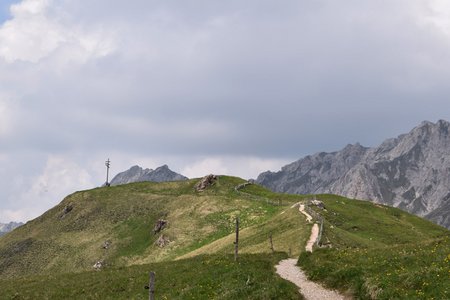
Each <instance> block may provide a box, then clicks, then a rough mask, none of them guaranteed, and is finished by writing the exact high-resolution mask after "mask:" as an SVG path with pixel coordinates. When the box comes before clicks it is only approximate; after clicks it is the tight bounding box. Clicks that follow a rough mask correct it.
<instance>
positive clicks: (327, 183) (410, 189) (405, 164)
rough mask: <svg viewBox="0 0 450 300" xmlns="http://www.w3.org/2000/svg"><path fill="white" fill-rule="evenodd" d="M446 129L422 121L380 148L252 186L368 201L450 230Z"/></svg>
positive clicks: (324, 157)
mask: <svg viewBox="0 0 450 300" xmlns="http://www.w3.org/2000/svg"><path fill="white" fill-rule="evenodd" d="M449 128H450V123H449V122H447V121H444V120H440V121H438V122H437V123H432V122H428V121H425V122H422V123H421V124H420V125H419V126H417V127H415V128H414V129H413V130H411V131H410V132H409V133H407V134H403V135H400V136H398V137H397V138H393V139H388V140H386V141H385V142H383V143H382V144H381V145H380V146H378V147H375V148H366V147H363V146H361V145H359V144H356V145H348V146H346V147H345V148H344V149H342V150H341V151H337V152H332V153H324V152H322V153H317V154H314V155H309V156H306V157H304V158H302V159H300V160H298V161H296V162H293V163H291V164H288V165H286V166H284V167H283V168H282V169H281V171H279V172H270V171H267V172H264V173H262V174H260V175H259V176H258V178H257V180H256V181H257V182H258V183H259V184H261V185H264V186H266V187H268V188H270V189H272V190H274V191H277V192H286V193H292V194H317V193H332V194H338V195H342V196H346V197H350V198H357V199H367V200H372V201H375V202H379V203H383V204H387V205H391V206H395V207H399V208H402V209H404V210H406V211H408V212H411V213H414V214H416V215H419V216H422V217H425V218H427V219H429V220H432V221H433V222H435V223H437V224H440V225H442V226H444V227H447V228H450V200H449V199H450V134H449V131H450V129H449Z"/></svg>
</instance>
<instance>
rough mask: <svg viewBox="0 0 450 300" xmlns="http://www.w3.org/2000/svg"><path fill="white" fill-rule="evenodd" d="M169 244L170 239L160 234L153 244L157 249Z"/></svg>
mask: <svg viewBox="0 0 450 300" xmlns="http://www.w3.org/2000/svg"><path fill="white" fill-rule="evenodd" d="M169 243H170V239H169V238H168V237H166V236H165V235H164V234H161V235H160V236H159V238H158V239H157V240H156V242H155V244H156V245H157V246H158V247H159V248H163V247H165V246H166V245H168V244H169Z"/></svg>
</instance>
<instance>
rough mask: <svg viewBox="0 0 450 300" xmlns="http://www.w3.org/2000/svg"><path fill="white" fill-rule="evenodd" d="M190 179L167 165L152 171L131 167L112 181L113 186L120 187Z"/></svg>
mask: <svg viewBox="0 0 450 300" xmlns="http://www.w3.org/2000/svg"><path fill="white" fill-rule="evenodd" d="M187 179H188V178H187V177H185V176H183V175H181V174H178V173H175V172H173V171H172V170H170V169H169V167H168V166H167V165H164V166H161V167H159V168H156V169H155V170H152V169H142V168H141V167H139V166H134V167H131V168H130V169H129V170H127V171H124V172H121V173H119V174H117V175H116V176H115V177H114V178H113V179H112V180H111V182H110V183H111V185H119V184H125V183H131V182H141V181H154V182H164V181H180V180H187Z"/></svg>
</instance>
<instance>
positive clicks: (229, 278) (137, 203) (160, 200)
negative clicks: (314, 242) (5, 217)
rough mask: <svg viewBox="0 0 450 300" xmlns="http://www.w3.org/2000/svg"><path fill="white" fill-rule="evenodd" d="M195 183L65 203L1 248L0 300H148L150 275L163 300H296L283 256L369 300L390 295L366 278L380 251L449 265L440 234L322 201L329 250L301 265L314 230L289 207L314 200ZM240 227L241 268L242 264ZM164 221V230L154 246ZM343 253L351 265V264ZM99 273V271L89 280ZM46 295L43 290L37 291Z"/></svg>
mask: <svg viewBox="0 0 450 300" xmlns="http://www.w3.org/2000/svg"><path fill="white" fill-rule="evenodd" d="M197 181H198V180H189V181H183V182H169V183H150V182H142V183H133V184H127V185H120V186H114V187H109V188H106V187H103V188H97V189H93V190H89V191H81V192H76V193H74V194H72V195H70V196H68V197H66V198H65V199H64V200H63V201H62V202H61V203H60V204H59V205H57V206H55V207H54V208H52V209H50V210H49V211H47V212H46V213H45V214H43V215H42V216H41V217H39V218H37V219H35V220H33V221H30V222H28V223H27V224H25V225H23V226H22V227H20V228H18V229H16V230H15V231H14V232H12V233H10V234H8V235H6V236H3V237H1V238H0V276H1V277H0V278H1V279H0V290H1V291H2V293H1V295H0V298H2V297H4V298H5V299H11V298H15V299H37V298H71V299H72V298H79V299H86V298H90V299H144V298H146V297H147V295H148V291H146V290H144V289H143V287H144V286H145V285H146V284H147V281H148V272H149V271H151V270H153V271H156V272H157V295H158V299H206V298H208V299H209V298H212V299H214V298H217V299H237V298H245V299H276V298H280V297H281V298H282V299H299V298H300V297H301V296H300V295H299V294H298V292H297V289H296V287H295V286H293V285H292V284H290V283H287V282H284V281H283V280H281V279H280V278H279V277H277V275H276V274H275V272H274V267H273V266H274V265H275V264H276V262H277V261H279V260H280V259H282V258H285V257H287V256H288V254H290V255H291V257H298V256H300V264H301V265H302V266H304V267H305V268H306V269H307V270H308V272H309V274H310V276H311V277H312V278H315V279H318V280H322V281H324V282H326V283H327V284H328V285H330V286H333V287H339V288H340V289H343V290H346V291H349V292H350V293H352V294H354V295H356V296H357V297H359V296H360V295H362V296H361V297H362V298H370V295H375V296H377V297H378V296H383V295H385V294H383V293H381V292H378V290H379V289H383V291H384V290H390V291H391V292H392V288H391V287H390V286H389V285H386V284H385V282H384V281H380V282H379V281H376V280H375V279H373V278H376V276H382V274H384V273H381V269H380V268H381V267H382V266H383V263H380V264H379V266H381V267H380V268H378V269H377V268H375V269H370V268H368V267H363V266H364V263H365V262H364V257H365V255H369V254H367V253H374V254H373V255H375V254H376V253H378V251H379V250H380V249H381V251H382V253H383V255H385V256H397V257H403V256H402V255H403V254H402V253H404V252H402V251H406V250H404V249H413V248H414V247H415V245H418V244H419V243H424V244H423V245H431V244H433V243H434V244H433V245H438V246H436V250H435V252H433V253H428V252H420V251H419V252H414V253H412V252H411V254H410V255H409V258H410V260H414V261H416V260H417V261H426V262H431V261H433V262H435V260H436V261H438V260H439V259H441V258H442V255H444V254H445V253H449V251H448V250H449V247H448V246H449V245H448V235H449V231H448V230H446V229H444V228H441V227H439V226H437V225H434V224H432V223H430V222H428V221H426V220H423V219H420V218H417V217H414V216H411V215H409V214H407V213H404V212H402V211H400V210H398V209H394V208H388V207H385V206H378V205H374V204H372V203H370V202H365V201H357V200H350V199H346V198H342V197H337V196H333V195H319V196H318V198H319V199H320V200H322V201H324V203H325V206H326V208H327V209H326V210H320V209H317V212H318V213H320V214H321V215H322V216H323V218H324V220H325V221H324V232H323V237H322V242H324V243H328V244H329V245H331V246H332V248H330V249H328V248H327V249H319V250H317V251H315V252H314V253H313V254H312V255H311V254H305V253H304V245H305V243H306V240H307V239H308V237H309V232H310V229H311V224H308V223H307V222H306V221H305V218H304V217H303V216H302V215H301V214H300V213H299V212H298V208H295V207H291V206H292V204H294V203H297V202H299V201H304V200H305V199H307V198H308V197H307V196H299V195H284V194H276V193H272V192H270V191H268V190H266V189H264V188H262V187H261V186H258V185H249V186H246V187H245V188H243V189H240V190H239V191H236V190H235V187H236V186H237V185H240V184H242V183H244V182H245V181H244V180H242V179H240V178H236V177H227V176H220V177H219V179H218V180H217V181H216V183H215V184H214V185H213V186H212V187H210V188H208V189H207V190H205V191H204V192H197V191H195V189H194V185H195V184H196V183H197ZM237 216H239V217H240V243H239V246H240V253H241V258H240V260H239V262H238V263H235V262H234V261H233V256H232V253H233V250H234V245H233V242H234V226H235V218H236V217H237ZM159 219H164V220H166V221H167V222H168V225H167V227H166V228H165V229H163V230H162V231H161V232H160V233H157V234H154V232H153V228H154V225H155V224H156V222H157V221H158V220H159ZM161 235H163V236H164V237H165V239H166V240H169V241H170V242H169V243H168V244H167V245H165V246H164V247H159V246H157V245H156V244H155V242H156V241H157V240H158V239H159V238H160V237H161ZM269 235H272V238H273V246H274V249H275V251H276V253H273V254H272V250H271V249H270V247H269V239H268V237H269ZM105 242H107V243H106V244H107V245H108V247H104V245H105ZM427 243H428V244H427ZM421 245H422V244H421ZM408 247H409V248H408ZM433 247H434V246H433ZM105 248H107V249H105ZM425 248H426V249H428V248H427V246H424V249H425ZM433 249H434V248H433ZM352 251H353V252H354V253H356V254H354V253H353V252H352ZM343 253H352V254H351V256H348V257H355V259H354V260H353V259H351V258H348V257H347V258H348V259H347V260H344V259H343V258H342V257H345V255H344V254H343ZM408 253H409V252H408ZM415 253H417V255H416V254H415ZM358 255H359V256H358ZM422 256H424V257H422ZM425 256H427V257H425ZM376 258H377V257H376V256H374V257H373V259H376ZM430 259H431V260H430ZM98 261H102V263H103V267H102V270H101V271H95V270H94V269H93V265H94V264H95V263H96V262H98ZM407 261H408V260H405V262H407ZM341 263H342V264H341ZM446 263H447V264H448V260H447V262H446ZM410 265H411V266H412V265H413V264H411V263H410V264H407V263H405V264H404V266H403V267H404V268H405V270H406V271H405V272H407V271H408V270H410V269H409V266H410ZM420 266H422V265H420V264H418V265H417V266H415V267H414V268H419V267H420ZM439 267H441V268H442V267H445V266H443V265H442V264H440V265H439V266H438V268H439ZM335 268H336V270H337V271H336V272H334V271H333V270H334V269H335ZM355 268H356V269H357V270H363V271H364V270H366V269H367V270H368V272H369V273H370V272H372V273H373V276H372V275H370V276H369V275H367V274H366V273H364V272H363V273H361V272H360V271H355V270H356V269H355ZM447 269H448V268H447ZM341 271H342V272H343V273H339V272H341ZM346 272H347V273H348V274H353V275H352V276H353V277H352V276H350V275H348V274H347V273H346ZM352 272H353V273H352ZM372 273H371V274H372ZM346 274H347V275H346ZM439 274H441V273H439ZM442 274H443V275H445V274H444V273H442ZM422 275H424V274H422V273H418V275H417V277H420V276H422ZM425 275H426V274H425ZM425 275H424V276H425ZM443 275H440V276H443ZM427 276H428V275H427ZM446 276H447V277H445V276H443V277H444V281H442V283H444V284H445V280H448V273H446ZM358 280H359V281H358ZM392 282H394V281H392ZM437 282H438V281H437ZM44 283H45V286H48V288H46V289H42V286H43V285H44ZM391 292H389V293H391ZM389 295H392V294H389ZM164 297H165V298H164Z"/></svg>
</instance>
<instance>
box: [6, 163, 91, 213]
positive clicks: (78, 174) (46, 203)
mask: <svg viewBox="0 0 450 300" xmlns="http://www.w3.org/2000/svg"><path fill="white" fill-rule="evenodd" d="M92 181H93V180H92V177H91V175H90V174H89V173H88V172H87V171H86V170H85V169H84V168H82V167H81V166H80V165H78V164H77V163H76V162H73V161H70V160H67V159H65V158H64V157H62V156H50V157H49V158H48V160H47V162H46V165H45V167H44V169H43V170H42V173H41V174H40V175H38V176H37V177H35V178H33V179H32V180H31V182H32V184H31V186H30V187H29V188H28V189H27V187H26V186H22V190H24V191H23V193H21V194H19V195H14V196H13V197H15V198H16V203H19V204H20V206H21V208H20V209H16V210H14V209H13V210H5V211H4V212H3V213H2V214H3V215H4V217H5V219H8V218H6V217H7V216H8V215H9V216H10V217H9V219H12V217H14V216H22V218H21V219H20V220H26V219H30V218H35V217H37V216H39V215H40V214H42V213H43V212H45V211H46V210H47V209H49V208H51V207H53V206H54V205H56V204H58V203H59V202H60V201H61V200H62V199H63V198H64V197H65V196H67V195H68V194H70V193H72V192H74V191H77V190H83V189H89V188H92V187H94V186H95V185H94V184H93V182H92ZM22 184H23V182H22ZM24 216H25V217H24ZM0 218H1V216H0Z"/></svg>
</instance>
